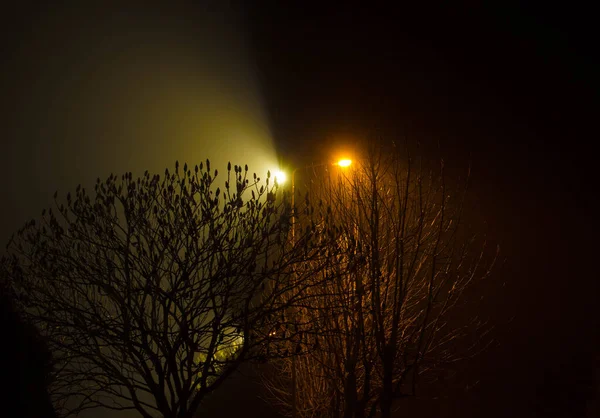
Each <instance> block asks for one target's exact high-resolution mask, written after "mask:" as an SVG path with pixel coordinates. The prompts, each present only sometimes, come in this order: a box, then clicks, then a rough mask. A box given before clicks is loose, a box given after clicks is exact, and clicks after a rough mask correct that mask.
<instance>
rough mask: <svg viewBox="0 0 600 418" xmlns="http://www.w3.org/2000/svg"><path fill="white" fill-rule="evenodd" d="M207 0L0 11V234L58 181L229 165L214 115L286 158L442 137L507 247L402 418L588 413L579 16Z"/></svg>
mask: <svg viewBox="0 0 600 418" xmlns="http://www.w3.org/2000/svg"><path fill="white" fill-rule="evenodd" d="M216 3H217V2H214V3H208V5H207V4H199V5H195V6H189V7H166V6H165V7H163V8H162V9H157V8H154V9H153V8H149V7H146V8H143V9H137V8H134V7H130V8H127V9H106V8H103V7H96V8H94V9H93V10H92V11H89V10H88V9H87V8H84V7H81V6H79V7H64V8H58V9H56V8H52V9H50V8H49V9H48V10H42V9H26V8H23V9H22V10H18V11H15V12H14V14H13V15H10V14H9V13H5V14H4V16H5V17H4V19H5V20H6V22H5V24H4V36H3V44H4V47H5V48H6V49H5V52H4V53H3V59H4V60H5V65H3V66H2V67H3V74H2V80H1V86H2V89H3V92H4V93H3V95H2V110H3V111H2V118H3V123H2V126H3V134H2V140H3V148H2V151H1V152H0V156H1V157H0V161H1V164H2V165H1V166H0V170H1V174H2V186H1V190H2V197H3V202H4V203H3V206H4V207H3V209H5V210H6V214H5V216H3V218H2V229H1V231H2V233H1V234H0V236H3V237H5V236H7V235H8V233H9V231H11V230H12V229H14V227H15V226H16V225H19V224H20V223H22V221H23V218H24V216H25V214H27V216H33V215H34V214H35V213H38V210H39V209H41V207H42V206H43V204H44V202H45V201H47V199H48V197H49V196H51V194H52V192H53V191H54V189H56V188H57V187H58V188H69V187H73V185H75V184H77V183H78V182H89V181H91V180H93V179H95V177H96V176H105V175H107V174H108V172H110V171H115V172H120V171H127V170H143V169H145V168H150V169H154V170H160V169H161V168H162V167H165V166H168V165H171V164H172V161H173V160H174V159H175V158H180V159H186V158H187V159H188V160H191V159H194V158H199V159H202V158H205V157H206V156H208V155H204V154H205V152H204V151H206V154H213V153H217V154H219V155H220V156H223V154H226V153H224V150H225V151H229V152H232V153H233V152H234V153H235V155H234V156H232V157H231V158H233V159H239V158H243V156H245V155H249V154H248V152H249V151H248V149H246V148H243V147H242V146H241V145H240V146H238V145H235V146H234V145H232V144H233V143H231V142H228V141H229V139H228V138H229V136H228V135H230V132H229V131H227V129H229V128H230V127H231V126H232V125H235V126H236V127H237V128H236V132H237V134H236V135H238V136H239V132H245V131H246V130H250V131H252V132H251V133H249V134H248V135H250V137H251V138H257V137H261V135H262V136H264V137H265V140H268V141H273V142H274V144H275V146H276V148H277V150H278V158H279V159H280V160H281V161H285V164H289V165H301V164H306V163H309V162H311V161H322V160H324V159H327V158H330V155H331V152H332V150H333V148H334V145H332V144H340V143H341V144H343V143H344V141H352V140H354V139H362V138H365V137H368V136H369V135H380V136H382V137H384V138H387V139H397V138H408V139H409V140H410V141H421V142H422V143H424V144H426V145H427V146H432V147H433V148H435V147H434V145H436V144H438V143H439V146H440V149H441V152H442V154H443V155H444V156H445V159H446V161H447V162H448V164H450V165H453V166H455V167H461V166H465V165H466V164H467V163H468V161H469V158H470V160H471V162H472V165H473V180H474V182H473V188H472V197H473V202H474V205H476V206H475V208H474V209H473V212H475V213H476V215H477V216H474V217H473V220H472V223H473V225H474V226H475V227H477V228H480V229H481V228H483V230H484V231H485V232H486V233H487V234H488V236H489V237H490V240H491V241H493V242H498V243H500V245H501V248H502V256H503V258H506V262H505V264H504V266H503V268H502V270H500V271H499V272H498V273H497V275H496V276H495V277H494V280H495V281H494V282H493V283H490V284H488V285H486V286H487V287H486V288H485V289H484V290H483V291H482V292H483V294H484V295H485V298H484V300H483V301H481V302H480V303H479V305H478V306H479V308H478V309H480V310H481V316H482V317H486V318H489V320H490V323H492V324H493V325H494V326H495V331H494V332H495V336H496V338H497V340H498V345H497V346H494V347H493V348H492V349H490V350H489V351H488V352H486V353H484V354H483V355H481V356H480V357H479V358H477V359H476V360H474V361H472V362H469V363H467V364H465V365H462V366H461V367H460V370H459V373H458V374H457V376H456V377H455V378H453V379H449V380H448V381H447V382H446V383H445V386H444V388H442V389H441V390H440V391H439V392H438V393H436V394H435V395H437V396H438V398H439V399H437V400H432V399H430V398H425V399H423V400H417V401H411V405H410V408H411V416H415V417H416V416H423V417H454V416H461V417H479V416H489V417H535V416H540V417H542V416H543V417H553V416H556V417H559V416H569V417H576V416H585V415H583V414H584V411H585V403H586V400H585V399H586V396H587V394H586V389H585V385H586V384H587V382H591V381H593V378H594V373H596V375H598V371H597V369H598V366H597V365H598V357H599V356H600V350H599V346H598V331H597V330H598V325H599V324H598V318H600V315H598V308H597V306H598V303H597V302H596V297H597V295H598V294H599V293H598V290H600V289H599V286H598V273H597V271H596V270H595V269H593V266H592V265H593V263H594V261H595V260H594V256H595V255H596V249H597V245H596V230H597V229H596V228H597V219H596V218H595V214H596V213H597V206H595V200H596V199H595V196H594V194H595V191H596V190H597V186H596V184H597V183H596V180H597V179H596V177H597V176H596V170H595V168H596V159H597V156H596V154H595V153H594V152H593V151H594V150H595V148H596V147H595V143H596V141H597V138H598V133H597V127H596V124H595V120H594V117H597V115H598V111H599V110H600V109H599V106H598V104H599V100H598V99H599V94H598V93H599V91H600V89H599V83H598V80H597V78H595V77H597V74H598V70H599V66H598V55H597V47H596V46H595V45H594V44H593V39H594V38H595V37H596V36H595V35H597V34H596V33H595V32H596V29H595V28H594V26H595V25H594V24H593V22H592V17H593V14H592V13H591V11H590V10H585V9H575V8H573V9H567V8H564V7H563V8H560V9H559V8H556V9H553V8H551V7H550V6H547V5H544V6H539V5H538V6H533V5H530V6H525V5H522V4H521V5H519V4H516V3H511V2H502V5H501V6H482V5H477V6H469V7H467V6H453V7H433V6H431V7H423V8H422V9H417V8H414V7H411V8H400V9H396V10H392V9H391V8H387V7H383V6H381V7H377V6H372V5H371V4H370V3H375V2H368V3H367V5H363V6H360V7H359V6H342V5H337V4H335V5H333V4H332V5H330V6H328V5H322V4H319V3H311V2H298V3H293V4H291V5H290V4H288V2H272V3H267V2H256V3H255V2H252V3H248V4H243V5H240V4H239V3H227V2H223V3H220V5H219V6H218V7H217V6H215V4H216ZM284 3H285V5H284ZM473 3H475V2H473ZM481 3H483V2H481ZM223 4H225V5H224V6H223ZM530 4H531V3H530ZM215 107H216V108H217V109H218V110H215ZM232 109H233V110H232ZM198 121H201V122H198ZM267 137H268V138H267ZM248 141H250V142H251V143H252V141H257V142H256V143H257V144H258V143H261V142H260V141H259V140H256V139H249V140H247V141H246V143H247V142H248ZM243 142H244V141H242V142H241V143H243ZM198 143H200V144H201V146H199V145H198ZM261 144H262V143H261ZM260 146H263V145H260ZM335 146H337V145H335ZM257 147H259V145H256V146H255V145H252V146H250V149H255V148H257ZM265 147H267V148H268V146H265ZM265 152H267V151H265ZM432 155H433V154H432ZM252 158H255V157H252ZM256 158H258V157H256ZM73 164H74V165H73ZM78 177H82V178H81V179H79V178H78ZM482 220H485V221H486V223H485V224H484V225H483V226H482ZM595 359H596V360H595ZM594 362H595V363H594ZM594 364H596V366H594ZM476 382H478V383H476ZM467 384H468V385H469V388H470V389H469V390H467V389H466V387H467ZM473 386H474V387H473ZM436 390H437V389H436ZM596 390H597V389H596ZM236 391H237V389H236V390H232V391H230V393H229V392H227V391H224V392H223V393H221V394H220V395H219V396H221V397H223V398H225V399H227V398H229V397H234V396H235V392H236ZM219 399H220V398H219ZM596 402H598V401H596ZM228 405H229V406H230V407H232V406H231V405H232V404H231V402H229V403H228ZM212 411H214V409H212ZM225 415H227V414H226V413H225V414H224V415H221V416H225Z"/></svg>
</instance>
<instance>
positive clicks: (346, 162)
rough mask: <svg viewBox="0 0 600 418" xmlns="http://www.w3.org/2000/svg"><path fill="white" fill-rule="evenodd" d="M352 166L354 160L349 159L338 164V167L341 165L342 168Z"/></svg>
mask: <svg viewBox="0 0 600 418" xmlns="http://www.w3.org/2000/svg"><path fill="white" fill-rule="evenodd" d="M350 164H352V160H350V159H347V158H344V159H341V160H339V161H338V162H337V165H339V166H340V167H349V166H350Z"/></svg>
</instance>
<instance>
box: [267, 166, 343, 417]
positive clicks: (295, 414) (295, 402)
mask: <svg viewBox="0 0 600 418" xmlns="http://www.w3.org/2000/svg"><path fill="white" fill-rule="evenodd" d="M329 164H330V163H319V164H312V165H308V166H305V167H303V168H304V169H307V168H315V167H322V166H325V165H329ZM331 165H337V166H339V167H343V168H345V167H349V166H350V165H352V160H351V159H349V158H344V159H341V160H338V161H337V162H335V163H332V164H331ZM299 168H300V167H297V168H295V169H294V170H293V171H292V246H293V245H295V244H296V172H297V171H298V169H299ZM279 173H281V174H280V178H282V179H283V181H285V175H284V174H283V173H282V172H279ZM297 379H298V376H297V365H296V354H295V353H294V354H292V418H298V393H297Z"/></svg>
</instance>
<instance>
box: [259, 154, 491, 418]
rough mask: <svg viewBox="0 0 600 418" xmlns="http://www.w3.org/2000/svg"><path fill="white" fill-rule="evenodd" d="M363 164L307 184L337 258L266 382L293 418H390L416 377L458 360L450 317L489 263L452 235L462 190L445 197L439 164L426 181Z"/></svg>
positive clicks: (411, 167)
mask: <svg viewBox="0 0 600 418" xmlns="http://www.w3.org/2000/svg"><path fill="white" fill-rule="evenodd" d="M367 155H368V158H366V159H365V160H363V161H358V162H354V163H353V166H352V169H351V170H350V169H348V170H347V171H344V169H341V168H338V169H335V170H329V171H328V173H326V175H323V174H320V175H319V176H314V177H313V178H312V179H311V182H310V186H309V195H310V196H311V200H312V202H313V204H314V203H315V202H320V203H318V205H320V206H326V207H327V208H328V210H327V212H328V213H330V219H331V220H330V221H329V222H326V223H324V225H325V227H324V228H325V229H324V230H322V231H320V233H321V235H324V236H328V237H330V239H331V240H330V242H329V248H335V249H336V250H335V251H332V252H330V253H328V256H327V267H326V268H325V269H323V270H321V271H320V273H319V274H318V275H314V276H313V277H314V278H315V279H316V280H318V282H319V283H318V284H316V285H315V287H311V288H310V292H311V294H312V297H311V298H309V299H310V301H309V302H308V303H304V304H302V305H296V306H297V307H296V311H295V314H296V317H297V323H299V324H300V326H302V327H303V329H302V332H301V335H302V338H301V339H299V340H298V341H297V343H298V344H300V345H301V347H302V349H299V350H297V353H298V356H297V357H296V358H295V359H294V358H290V359H282V360H280V361H278V362H277V363H275V364H276V367H278V373H276V375H277V376H278V377H276V378H270V379H267V382H266V383H267V387H268V388H269V389H270V393H271V394H272V395H273V398H274V399H275V400H276V401H278V402H279V403H280V404H282V405H284V406H285V407H286V409H287V411H291V413H292V415H294V416H303V417H317V416H330V417H341V416H343V417H345V418H350V417H373V416H375V415H376V414H377V415H378V416H382V417H385V418H388V417H390V416H391V413H392V407H393V405H394V403H395V402H396V401H397V400H398V399H400V398H402V397H405V396H411V395H413V394H414V393H415V391H416V387H417V383H418V382H419V377H420V376H422V375H423V374H425V373H426V372H428V371H430V370H432V369H434V368H436V367H441V366H443V365H445V364H447V363H449V362H452V361H455V360H456V359H457V358H458V357H459V355H460V353H458V352H457V348H456V347H455V344H454V342H455V341H456V340H457V339H459V338H460V337H461V335H462V334H463V332H464V331H466V330H468V329H469V326H471V325H473V324H472V323H470V322H468V323H463V324H462V325H457V324H456V323H455V322H452V321H449V318H450V316H449V315H450V313H451V311H452V309H453V308H454V307H456V306H457V304H458V303H459V301H461V298H462V297H463V295H464V292H465V290H466V289H467V288H468V287H469V286H470V285H471V284H472V283H474V281H476V280H477V279H482V278H484V277H486V276H487V275H488V274H489V272H490V269H491V267H492V266H493V261H494V259H495V256H494V255H493V254H492V256H491V257H490V258H489V259H486V258H485V257H484V255H485V253H486V251H485V243H481V242H479V241H477V240H475V239H474V237H470V236H467V235H465V233H464V231H463V230H462V228H461V225H462V222H461V215H462V212H463V202H464V198H465V192H466V190H467V184H466V182H465V184H464V185H463V186H462V187H461V186H460V185H455V186H453V187H449V186H448V184H447V183H448V179H447V178H446V176H445V173H444V164H443V162H441V165H440V167H439V170H427V169H425V167H424V166H423V163H422V161H415V160H414V159H413V158H411V157H410V156H406V158H400V155H399V152H398V150H396V149H395V148H394V149H392V150H386V151H385V152H383V151H382V149H381V148H375V147H372V148H371V149H370V150H369V152H368V154H367ZM457 184H458V183H457ZM298 215H299V216H298V222H299V223H300V224H302V223H303V220H302V213H301V212H299V213H298ZM306 262H307V263H311V261H310V260H308V261H306ZM463 354H464V353H463ZM290 381H291V383H290Z"/></svg>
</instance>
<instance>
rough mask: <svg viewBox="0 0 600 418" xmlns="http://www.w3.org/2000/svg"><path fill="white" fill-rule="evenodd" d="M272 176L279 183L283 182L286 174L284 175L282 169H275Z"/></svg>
mask: <svg viewBox="0 0 600 418" xmlns="http://www.w3.org/2000/svg"><path fill="white" fill-rule="evenodd" d="M273 178H274V179H275V181H276V182H277V184H279V185H281V184H283V183H285V180H286V178H287V176H286V175H285V173H284V172H283V171H275V172H274V173H273Z"/></svg>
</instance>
